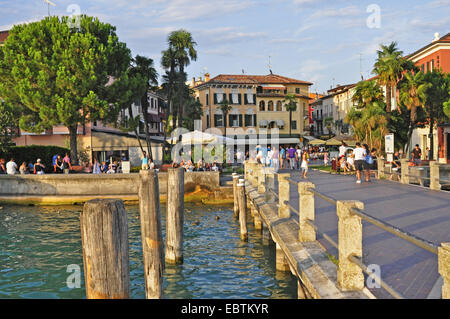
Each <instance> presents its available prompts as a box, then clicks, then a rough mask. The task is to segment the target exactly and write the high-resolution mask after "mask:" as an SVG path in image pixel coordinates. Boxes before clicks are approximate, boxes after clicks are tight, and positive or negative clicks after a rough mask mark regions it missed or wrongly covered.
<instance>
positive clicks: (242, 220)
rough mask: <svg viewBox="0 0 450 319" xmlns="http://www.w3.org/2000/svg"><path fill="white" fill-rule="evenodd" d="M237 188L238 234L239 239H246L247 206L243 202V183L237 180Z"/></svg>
mask: <svg viewBox="0 0 450 319" xmlns="http://www.w3.org/2000/svg"><path fill="white" fill-rule="evenodd" d="M237 189H238V201H239V225H240V234H241V240H243V241H247V240H248V233H247V207H246V202H245V197H246V196H245V191H244V183H242V182H239V183H238V184H237Z"/></svg>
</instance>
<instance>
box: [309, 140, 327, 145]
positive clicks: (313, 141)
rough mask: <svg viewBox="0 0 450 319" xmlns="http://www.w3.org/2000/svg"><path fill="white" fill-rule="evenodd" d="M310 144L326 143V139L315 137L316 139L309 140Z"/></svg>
mask: <svg viewBox="0 0 450 319" xmlns="http://www.w3.org/2000/svg"><path fill="white" fill-rule="evenodd" d="M309 144H310V145H324V144H325V141H324V140H319V139H315V140H312V141H309Z"/></svg>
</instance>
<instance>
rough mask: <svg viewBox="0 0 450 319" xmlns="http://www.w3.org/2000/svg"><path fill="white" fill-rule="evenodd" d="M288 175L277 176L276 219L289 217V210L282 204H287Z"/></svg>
mask: <svg viewBox="0 0 450 319" xmlns="http://www.w3.org/2000/svg"><path fill="white" fill-rule="evenodd" d="M289 177H290V174H278V200H279V202H278V217H280V218H289V217H291V210H290V209H289V207H288V206H287V205H286V204H285V203H284V202H285V201H288V202H289V191H290V189H289V181H288V179H289Z"/></svg>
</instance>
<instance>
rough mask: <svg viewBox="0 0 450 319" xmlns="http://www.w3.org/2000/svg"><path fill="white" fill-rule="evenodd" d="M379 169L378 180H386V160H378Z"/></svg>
mask: <svg viewBox="0 0 450 319" xmlns="http://www.w3.org/2000/svg"><path fill="white" fill-rule="evenodd" d="M377 168H378V179H382V178H385V177H386V176H385V174H384V159H382V158H377Z"/></svg>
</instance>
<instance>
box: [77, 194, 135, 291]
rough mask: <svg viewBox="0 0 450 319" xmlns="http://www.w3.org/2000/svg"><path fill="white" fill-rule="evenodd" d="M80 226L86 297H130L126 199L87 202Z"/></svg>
mask: <svg viewBox="0 0 450 319" xmlns="http://www.w3.org/2000/svg"><path fill="white" fill-rule="evenodd" d="M80 225H81V241H82V245H83V263H84V278H85V286H86V298H87V299H127V298H129V297H130V269H129V252H128V220H127V212H126V210H125V206H124V204H123V201H122V200H120V199H94V200H90V201H88V202H86V203H85V204H84V207H83V212H82V213H81V215H80Z"/></svg>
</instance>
